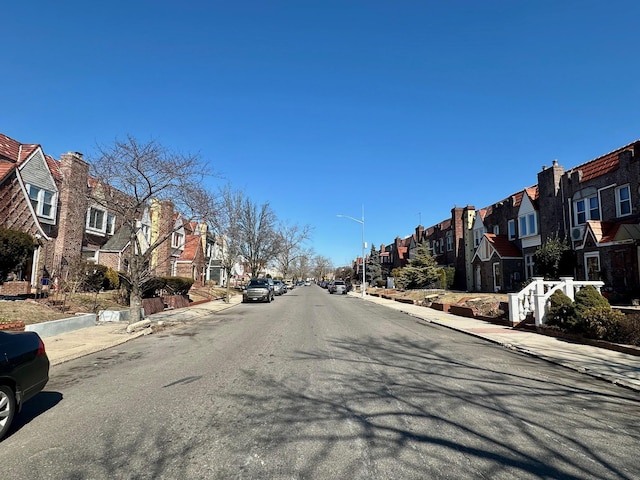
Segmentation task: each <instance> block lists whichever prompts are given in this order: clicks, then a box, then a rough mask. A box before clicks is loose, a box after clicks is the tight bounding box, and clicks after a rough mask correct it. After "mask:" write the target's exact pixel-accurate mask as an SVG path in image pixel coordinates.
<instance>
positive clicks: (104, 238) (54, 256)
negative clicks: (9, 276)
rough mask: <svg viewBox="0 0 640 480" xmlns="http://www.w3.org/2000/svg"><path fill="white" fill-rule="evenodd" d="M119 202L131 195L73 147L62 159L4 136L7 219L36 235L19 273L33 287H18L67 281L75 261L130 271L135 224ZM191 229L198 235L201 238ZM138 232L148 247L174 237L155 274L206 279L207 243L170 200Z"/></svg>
mask: <svg viewBox="0 0 640 480" xmlns="http://www.w3.org/2000/svg"><path fill="white" fill-rule="evenodd" d="M90 198H91V199H92V200H91V201H90V200H89V199H90ZM114 202H127V197H126V196H125V195H124V194H122V192H119V191H117V190H115V189H113V188H111V187H109V186H107V185H102V184H100V183H98V182H97V181H96V180H95V179H92V178H91V177H90V175H89V165H88V163H87V162H85V161H84V160H83V157H82V154H80V153H67V154H64V155H62V156H61V158H60V160H59V161H58V160H55V159H54V158H52V157H51V156H49V155H46V154H45V153H44V151H43V149H42V147H41V146H40V145H38V144H22V143H20V142H18V141H16V140H14V139H11V138H10V137H8V136H6V135H3V134H0V225H1V226H3V227H6V228H11V229H16V230H20V231H23V232H26V233H29V234H31V235H32V236H33V237H34V239H35V240H36V244H35V245H34V253H33V256H32V258H31V259H30V260H29V262H28V264H27V265H26V266H25V267H24V268H23V269H22V270H21V271H19V272H16V273H17V277H18V279H19V280H25V281H26V282H25V285H26V288H27V290H26V291H24V292H19V293H29V291H30V290H32V289H33V288H35V289H36V290H37V291H39V290H40V288H41V287H42V286H43V284H45V285H46V284H47V283H49V281H50V280H51V279H53V278H54V277H60V278H62V279H64V278H65V274H66V271H67V266H68V265H69V264H70V263H71V262H72V261H74V260H75V259H80V258H84V260H86V261H89V262H94V263H99V264H102V265H106V266H109V267H111V268H113V269H115V270H117V271H126V270H127V268H128V266H127V264H126V256H127V255H126V254H127V253H128V251H129V249H130V248H132V246H131V235H130V232H129V231H128V228H130V227H126V223H125V222H124V219H123V218H118V217H117V216H116V215H115V213H114V211H113V209H112V208H110V205H111V206H114V205H115V203H114ZM187 233H189V234H190V235H195V236H197V237H198V242H195V241H194V240H192V239H191V238H188V237H187ZM136 235H137V241H138V243H139V245H140V248H141V249H142V250H143V252H144V250H146V249H147V248H148V247H149V246H150V245H152V244H153V242H155V241H158V239H161V238H163V237H162V235H168V236H169V237H170V239H171V241H165V242H161V244H160V245H159V247H158V248H157V250H156V251H155V252H154V255H153V256H152V258H151V262H150V267H151V268H152V270H153V273H154V274H156V275H165V276H168V275H177V274H178V271H179V270H180V271H181V272H185V271H187V270H188V271H189V275H187V276H189V277H193V275H195V276H196V277H197V280H198V281H202V278H203V275H204V253H203V249H204V246H202V245H201V246H200V247H197V246H196V245H195V243H199V244H200V243H201V242H200V239H201V237H200V235H199V234H198V233H197V232H193V231H190V232H187V231H186V230H185V225H184V224H183V220H182V219H181V218H180V216H179V215H178V214H177V213H175V212H174V211H173V204H172V203H171V202H153V203H152V205H150V206H149V208H148V209H146V210H145V211H144V212H142V213H141V218H140V219H138V220H137V222H136ZM187 246H188V248H186V247H187ZM185 251H186V253H185ZM187 265H189V266H188V267H187ZM194 266H195V268H196V270H197V274H194V273H193V268H194ZM194 278H195V277H194ZM43 279H44V282H43ZM29 287H31V288H29Z"/></svg>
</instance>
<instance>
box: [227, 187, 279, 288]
mask: <svg viewBox="0 0 640 480" xmlns="http://www.w3.org/2000/svg"><path fill="white" fill-rule="evenodd" d="M276 222H277V218H276V214H275V213H274V212H273V210H272V209H271V206H270V205H269V203H263V204H262V205H258V204H256V203H254V202H253V201H251V199H249V198H248V197H246V196H244V195H243V198H242V201H241V206H240V211H239V216H238V219H237V225H238V230H237V233H238V237H239V238H238V240H239V243H238V246H239V251H240V254H241V255H242V256H243V257H244V259H245V260H246V261H247V263H248V264H249V268H251V275H253V276H254V277H256V276H258V275H259V273H260V271H261V270H262V269H263V268H264V267H265V266H266V265H267V264H268V263H269V262H271V261H273V260H275V258H276V256H277V254H278V252H279V242H278V240H279V238H278V235H277V231H276Z"/></svg>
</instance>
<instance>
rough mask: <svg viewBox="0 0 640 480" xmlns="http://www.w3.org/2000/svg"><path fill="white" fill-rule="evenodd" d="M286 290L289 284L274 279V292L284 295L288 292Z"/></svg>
mask: <svg viewBox="0 0 640 480" xmlns="http://www.w3.org/2000/svg"><path fill="white" fill-rule="evenodd" d="M286 291H287V286H286V285H285V284H284V282H283V281H282V280H274V281H273V292H274V293H275V294H276V295H282V294H283V293H286Z"/></svg>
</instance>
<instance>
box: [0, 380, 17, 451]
mask: <svg viewBox="0 0 640 480" xmlns="http://www.w3.org/2000/svg"><path fill="white" fill-rule="evenodd" d="M15 414H16V397H15V395H14V394H13V390H11V388H9V387H8V386H6V385H0V439H1V438H2V437H4V435H5V433H7V430H9V427H10V426H11V421H12V420H13V417H14V415H15Z"/></svg>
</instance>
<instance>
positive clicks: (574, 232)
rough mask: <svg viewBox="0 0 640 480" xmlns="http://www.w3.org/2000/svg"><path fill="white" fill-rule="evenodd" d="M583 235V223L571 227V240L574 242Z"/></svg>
mask: <svg viewBox="0 0 640 480" xmlns="http://www.w3.org/2000/svg"><path fill="white" fill-rule="evenodd" d="M583 235H584V225H580V226H579V227H573V228H571V240H573V241H574V242H579V241H580V240H582V236H583Z"/></svg>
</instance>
